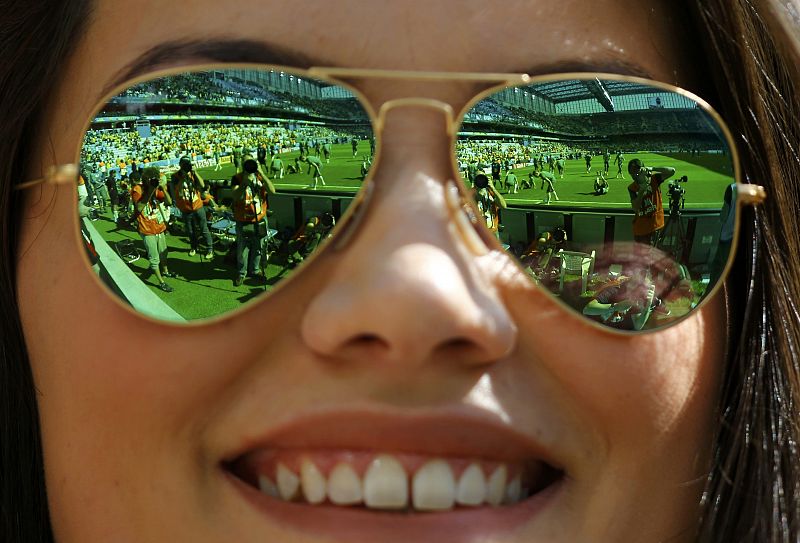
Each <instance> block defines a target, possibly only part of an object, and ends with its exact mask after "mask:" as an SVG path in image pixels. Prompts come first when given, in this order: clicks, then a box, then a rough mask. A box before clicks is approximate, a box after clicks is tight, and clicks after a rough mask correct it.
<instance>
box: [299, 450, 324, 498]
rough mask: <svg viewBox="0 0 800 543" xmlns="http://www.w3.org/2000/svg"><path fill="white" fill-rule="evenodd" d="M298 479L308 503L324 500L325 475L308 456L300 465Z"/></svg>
mask: <svg viewBox="0 0 800 543" xmlns="http://www.w3.org/2000/svg"><path fill="white" fill-rule="evenodd" d="M300 481H301V483H302V485H303V495H304V496H305V497H306V501H307V502H308V503H311V504H317V503H322V502H324V501H325V494H326V492H325V476H324V475H322V472H320V471H319V469H317V466H315V465H314V463H313V462H312V461H311V460H309V459H308V458H306V459H304V460H303V463H302V464H301V465H300Z"/></svg>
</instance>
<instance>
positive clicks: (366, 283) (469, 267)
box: [301, 153, 517, 365]
mask: <svg viewBox="0 0 800 543" xmlns="http://www.w3.org/2000/svg"><path fill="white" fill-rule="evenodd" d="M389 154H390V155H391V154H392V153H389ZM407 162H408V161H406V165H405V166H403V162H402V161H394V160H392V159H389V160H387V161H386V162H384V165H385V164H390V165H391V167H389V168H388V170H390V171H391V173H392V175H391V179H388V178H381V172H378V174H377V175H376V183H380V184H382V185H383V186H384V187H385V191H380V192H381V194H380V196H376V199H377V201H373V202H372V203H371V205H370V208H371V209H370V211H369V213H368V214H367V216H366V217H365V219H364V220H363V221H362V222H361V223H360V224H359V228H358V233H357V235H355V236H354V237H353V239H352V241H351V242H349V244H348V245H347V246H346V247H345V248H344V249H342V250H340V251H337V252H336V253H333V254H331V255H326V261H327V262H330V265H329V266H330V272H329V275H328V281H327V283H326V285H325V286H323V287H322V289H321V291H320V292H318V293H317V294H316V295H315V296H314V297H313V298H312V299H311V300H310V302H309V306H308V308H307V309H306V311H305V313H304V315H303V320H302V324H301V333H302V337H303V340H304V342H305V343H306V345H308V346H309V347H310V348H311V350H313V351H314V352H316V353H318V354H320V355H324V356H328V357H334V358H342V359H353V358H355V359H360V360H362V361H363V360H370V361H376V360H383V361H393V362H398V363H399V362H403V363H406V364H413V363H422V362H424V361H430V360H434V359H442V358H448V359H458V360H459V361H461V363H463V364H467V365H480V364H486V363H490V362H492V361H495V360H498V359H500V358H502V357H503V356H505V355H506V354H508V353H509V352H510V351H511V350H512V349H513V347H514V345H515V342H516V334H517V331H516V326H515V324H514V322H513V320H512V318H511V317H510V315H509V313H508V311H507V309H506V306H505V304H504V302H503V301H502V299H501V296H500V293H499V289H498V287H497V281H496V280H495V279H497V278H496V277H493V276H492V273H493V272H491V271H487V270H488V268H486V267H485V266H482V265H480V262H479V261H478V259H479V258H480V257H478V256H476V255H475V253H474V251H472V249H471V247H469V246H468V245H467V244H466V242H465V241H464V239H463V237H461V236H460V235H459V234H458V233H457V231H456V230H455V229H453V228H452V227H451V226H452V225H451V224H450V216H449V214H448V212H447V208H446V204H445V184H444V183H442V182H441V181H440V180H439V178H440V177H441V175H443V174H444V173H445V170H444V169H443V168H445V167H447V166H446V165H437V164H435V163H434V162H432V161H431V162H428V161H425V160H423V159H420V160H417V161H415V162H414V164H413V165H408V164H407ZM420 168H430V169H437V168H439V169H441V171H438V174H439V175H429V174H428V173H430V171H429V172H428V173H423V172H421V171H420Z"/></svg>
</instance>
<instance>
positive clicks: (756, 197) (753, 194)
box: [736, 184, 767, 205]
mask: <svg viewBox="0 0 800 543" xmlns="http://www.w3.org/2000/svg"><path fill="white" fill-rule="evenodd" d="M737 192H738V194H737V196H736V197H737V198H738V200H739V201H740V202H742V204H743V205H760V204H763V203H764V201H765V200H766V199H767V191H766V190H765V189H764V187H762V186H760V185H751V184H741V185H739V187H738V189H737Z"/></svg>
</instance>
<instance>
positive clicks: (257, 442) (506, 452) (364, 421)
mask: <svg viewBox="0 0 800 543" xmlns="http://www.w3.org/2000/svg"><path fill="white" fill-rule="evenodd" d="M265 449H266V450H269V449H281V450H287V449H295V450H309V451H311V450H337V449H338V450H359V451H376V452H390V453H391V452H397V453H409V454H422V455H430V456H438V457H457V458H474V459H486V460H494V461H505V462H514V461H522V460H537V461H540V462H544V463H546V464H548V465H550V466H552V467H556V468H559V462H558V461H557V460H556V458H554V455H553V452H552V451H550V450H548V449H547V448H546V447H545V446H543V445H542V444H541V443H539V442H537V441H536V440H535V439H533V438H532V437H531V436H530V435H527V434H525V433H524V432H522V431H520V430H518V429H516V428H514V427H513V426H511V425H509V424H507V423H505V422H501V421H499V420H497V418H496V416H493V415H490V414H487V413H476V412H473V411H469V410H468V411H466V412H465V411H464V410H461V409H456V410H449V411H448V410H445V411H427V412H424V413H422V412H419V413H417V412H409V411H403V412H398V411H396V412H387V411H385V410H370V409H366V410H365V409H352V410H347V409H344V410H336V411H329V410H326V411H324V412H312V413H306V414H301V415H298V416H295V417H291V418H290V419H288V420H286V421H284V422H280V423H277V424H275V425H272V426H271V427H269V428H267V429H266V430H263V431H256V432H253V433H251V434H248V435H245V436H244V437H243V438H242V440H241V442H240V445H239V446H238V447H237V448H236V449H234V450H233V451H231V453H230V454H228V455H226V457H225V459H224V461H225V462H231V461H234V460H235V459H237V458H239V457H241V456H243V455H245V454H248V453H250V452H254V451H257V450H265Z"/></svg>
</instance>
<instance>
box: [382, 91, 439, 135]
mask: <svg viewBox="0 0 800 543" xmlns="http://www.w3.org/2000/svg"><path fill="white" fill-rule="evenodd" d="M401 107H421V108H426V109H432V110H435V111H441V112H442V113H443V118H444V122H445V131H446V132H447V135H448V136H449V137H451V138H452V137H453V135H454V134H455V113H454V112H453V106H451V105H450V104H448V103H447V102H442V101H441V100H436V99H435V98H395V99H392V100H387V101H386V102H383V103H382V104H381V106H380V108H379V109H378V113H377V117H376V119H375V132H376V133H377V134H378V135H380V134H382V133H383V128H384V125H385V124H386V116H387V115H388V113H389V112H390V111H392V110H393V109H397V108H401Z"/></svg>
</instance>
